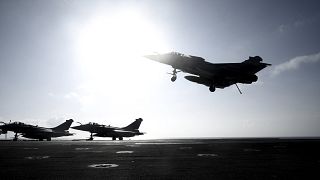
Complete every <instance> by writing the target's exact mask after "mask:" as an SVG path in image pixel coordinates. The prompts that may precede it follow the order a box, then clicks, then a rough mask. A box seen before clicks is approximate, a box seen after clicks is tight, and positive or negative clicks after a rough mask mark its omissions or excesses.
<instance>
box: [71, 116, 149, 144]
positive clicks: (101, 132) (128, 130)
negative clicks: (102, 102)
mask: <svg viewBox="0 0 320 180" xmlns="http://www.w3.org/2000/svg"><path fill="white" fill-rule="evenodd" d="M141 122H142V119H141V118H139V119H136V120H135V121H134V122H133V123H131V124H130V125H128V126H126V127H122V128H119V127H112V126H110V125H109V126H106V125H102V124H98V123H92V122H91V123H88V124H83V125H82V124H81V123H80V124H81V125H80V126H74V127H71V128H73V129H77V130H81V131H89V132H90V138H89V139H88V140H93V136H98V137H112V140H116V138H119V140H123V137H133V136H136V135H143V134H144V133H142V132H140V131H139V127H140V124H141ZM93 133H95V134H93Z"/></svg>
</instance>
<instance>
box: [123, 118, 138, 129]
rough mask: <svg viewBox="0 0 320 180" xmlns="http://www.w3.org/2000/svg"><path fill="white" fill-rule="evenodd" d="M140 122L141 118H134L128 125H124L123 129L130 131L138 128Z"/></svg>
mask: <svg viewBox="0 0 320 180" xmlns="http://www.w3.org/2000/svg"><path fill="white" fill-rule="evenodd" d="M141 122H142V118H139V119H136V120H135V121H134V122H133V123H131V124H130V125H128V126H126V127H124V128H123V129H124V130H128V131H132V130H138V129H139V127H140V124H141Z"/></svg>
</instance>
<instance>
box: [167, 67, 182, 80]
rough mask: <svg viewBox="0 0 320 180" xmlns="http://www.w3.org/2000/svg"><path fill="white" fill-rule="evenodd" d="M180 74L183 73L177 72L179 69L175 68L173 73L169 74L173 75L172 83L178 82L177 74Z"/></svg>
mask: <svg viewBox="0 0 320 180" xmlns="http://www.w3.org/2000/svg"><path fill="white" fill-rule="evenodd" d="M178 72H181V71H177V69H176V68H174V69H173V71H172V73H168V74H171V75H172V77H171V81H172V82H174V81H176V80H177V73H178Z"/></svg>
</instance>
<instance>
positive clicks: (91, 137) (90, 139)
mask: <svg viewBox="0 0 320 180" xmlns="http://www.w3.org/2000/svg"><path fill="white" fill-rule="evenodd" d="M88 140H89V141H92V140H93V135H92V133H91V134H90V138H89V139H88Z"/></svg>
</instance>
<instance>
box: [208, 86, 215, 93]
mask: <svg viewBox="0 0 320 180" xmlns="http://www.w3.org/2000/svg"><path fill="white" fill-rule="evenodd" d="M209 90H210V91H211V92H214V91H215V90H216V86H215V85H214V84H211V85H210V87H209Z"/></svg>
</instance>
